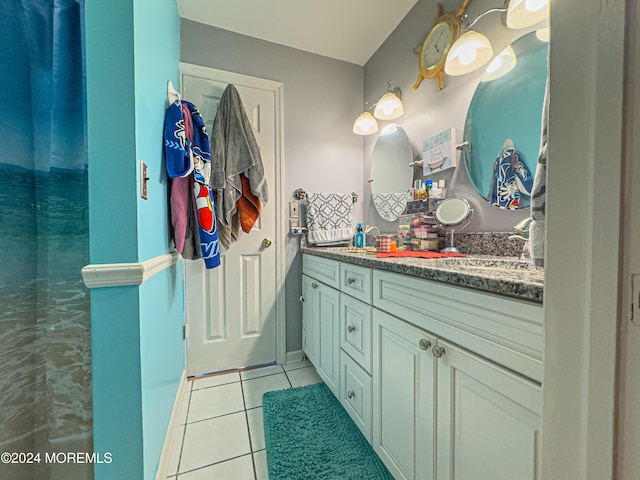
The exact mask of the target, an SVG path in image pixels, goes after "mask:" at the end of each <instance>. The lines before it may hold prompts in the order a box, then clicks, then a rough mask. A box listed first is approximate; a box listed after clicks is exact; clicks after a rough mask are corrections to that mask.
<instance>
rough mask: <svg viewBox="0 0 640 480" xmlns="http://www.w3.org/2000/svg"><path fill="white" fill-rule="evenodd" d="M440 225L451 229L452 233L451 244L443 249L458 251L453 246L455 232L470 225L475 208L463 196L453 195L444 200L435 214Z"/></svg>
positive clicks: (450, 251)
mask: <svg viewBox="0 0 640 480" xmlns="http://www.w3.org/2000/svg"><path fill="white" fill-rule="evenodd" d="M433 217H434V218H435V220H436V222H437V223H438V225H439V226H440V227H442V228H446V229H447V230H449V234H450V235H451V238H450V241H449V246H448V247H447V248H445V249H443V250H442V251H443V252H445V253H458V249H457V248H456V247H454V246H453V232H454V231H455V230H457V229H460V228H464V227H466V226H467V225H469V222H471V219H472V218H473V208H471V205H469V202H468V201H467V200H466V199H464V198H462V197H452V198H447V199H446V200H443V201H442V202H441V203H440V205H439V206H438V208H436V211H435V212H434V214H433Z"/></svg>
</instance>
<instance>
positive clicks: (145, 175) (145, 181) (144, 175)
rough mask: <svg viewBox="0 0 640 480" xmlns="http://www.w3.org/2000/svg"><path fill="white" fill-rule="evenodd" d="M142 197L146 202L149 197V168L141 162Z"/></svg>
mask: <svg viewBox="0 0 640 480" xmlns="http://www.w3.org/2000/svg"><path fill="white" fill-rule="evenodd" d="M140 196H141V197H142V198H144V199H145V200H146V199H147V198H148V196H149V167H147V164H146V163H144V162H143V161H142V160H140Z"/></svg>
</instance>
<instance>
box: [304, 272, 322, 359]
mask: <svg viewBox="0 0 640 480" xmlns="http://www.w3.org/2000/svg"><path fill="white" fill-rule="evenodd" d="M318 286H319V283H318V282H317V281H316V280H314V279H313V278H310V277H308V276H306V275H303V276H302V298H303V299H304V305H303V306H302V348H303V350H304V353H305V354H306V355H307V357H308V358H309V360H310V361H311V363H313V364H314V365H319V360H320V357H319V355H320V323H319V322H318V314H317V308H318V307H317V303H318V295H317V294H316V290H317V289H318Z"/></svg>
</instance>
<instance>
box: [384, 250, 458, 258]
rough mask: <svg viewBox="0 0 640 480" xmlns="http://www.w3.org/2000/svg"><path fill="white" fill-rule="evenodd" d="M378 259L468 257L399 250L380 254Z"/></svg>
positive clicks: (456, 254)
mask: <svg viewBox="0 0 640 480" xmlns="http://www.w3.org/2000/svg"><path fill="white" fill-rule="evenodd" d="M376 257H377V258H389V257H415V258H446V257H466V255H465V254H464V253H440V252H417V251H416V252H413V251H410V250H397V251H395V252H391V253H378V254H377V255H376Z"/></svg>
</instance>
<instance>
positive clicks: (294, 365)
mask: <svg viewBox="0 0 640 480" xmlns="http://www.w3.org/2000/svg"><path fill="white" fill-rule="evenodd" d="M305 367H313V363H311V362H310V361H309V359H308V358H305V359H304V360H303V361H301V362H293V363H287V364H285V365H283V366H282V368H284V371H285V372H288V371H289V370H298V369H299V368H305Z"/></svg>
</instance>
